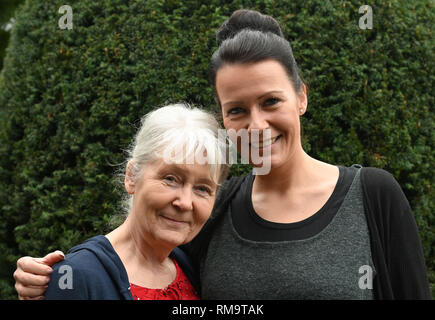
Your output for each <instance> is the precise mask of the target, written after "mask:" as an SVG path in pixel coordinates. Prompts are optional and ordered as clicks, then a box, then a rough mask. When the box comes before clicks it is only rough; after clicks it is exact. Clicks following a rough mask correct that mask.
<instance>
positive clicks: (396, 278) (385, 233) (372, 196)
mask: <svg viewBox="0 0 435 320" xmlns="http://www.w3.org/2000/svg"><path fill="white" fill-rule="evenodd" d="M242 181H243V178H242V177H232V178H231V179H229V180H227V181H226V182H225V183H224V185H223V186H222V188H221V190H220V192H219V195H218V197H217V199H216V203H215V207H214V210H213V212H212V215H211V217H210V219H209V220H208V221H207V223H206V224H205V226H204V227H203V229H202V230H201V232H200V233H199V234H198V235H197V236H196V237H195V239H193V240H192V242H190V243H189V244H187V245H185V246H183V249H184V250H186V251H187V252H188V253H189V255H190V256H191V257H192V259H193V261H194V264H195V267H196V268H197V270H199V265H200V261H201V260H202V259H203V258H204V257H205V254H206V252H207V248H208V244H209V242H210V239H211V235H212V233H213V230H214V228H215V226H216V224H217V222H218V221H219V220H220V218H221V217H222V216H223V215H224V213H225V212H227V208H228V206H229V205H230V203H231V200H232V199H233V197H234V195H235V194H236V192H237V191H238V189H239V187H240V185H241V183H242ZM361 183H362V189H363V193H364V195H363V197H364V210H365V213H366V217H367V225H368V229H369V233H370V244H371V250H372V259H373V263H374V266H375V269H376V276H375V278H374V281H373V289H374V296H375V299H378V300H392V299H400V300H405V299H431V293H430V289H429V280H428V277H427V270H426V264H425V260H424V255H423V249H422V246H421V241H420V236H419V233H418V229H417V225H416V223H415V220H414V216H413V214H412V211H411V208H410V206H409V203H408V200H407V199H406V197H405V194H404V193H403V191H402V189H401V188H400V185H399V184H398V183H397V181H396V180H395V179H394V177H393V176H392V175H391V174H390V173H388V172H387V171H385V170H382V169H377V168H362V169H361Z"/></svg>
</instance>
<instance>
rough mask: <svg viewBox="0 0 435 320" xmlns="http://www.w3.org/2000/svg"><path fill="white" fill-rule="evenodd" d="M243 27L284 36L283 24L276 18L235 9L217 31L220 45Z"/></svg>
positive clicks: (217, 39)
mask: <svg viewBox="0 0 435 320" xmlns="http://www.w3.org/2000/svg"><path fill="white" fill-rule="evenodd" d="M243 29H250V30H257V31H262V32H271V33H274V34H276V35H278V36H280V37H282V38H284V35H283V33H282V30H281V26H280V25H279V23H278V21H276V20H275V19H274V18H272V17H270V16H267V15H264V14H261V13H260V12H257V11H253V10H245V9H242V10H237V11H234V12H233V14H232V15H231V17H230V18H229V19H227V20H226V21H225V22H224V23H223V24H222V26H221V27H220V28H219V30H218V31H216V41H217V44H218V46H220V44H221V43H222V42H223V41H225V40H227V39H231V38H233V37H234V36H235V35H236V34H237V33H239V32H240V31H242V30H243Z"/></svg>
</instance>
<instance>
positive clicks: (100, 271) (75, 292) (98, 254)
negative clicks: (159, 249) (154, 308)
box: [45, 235, 199, 300]
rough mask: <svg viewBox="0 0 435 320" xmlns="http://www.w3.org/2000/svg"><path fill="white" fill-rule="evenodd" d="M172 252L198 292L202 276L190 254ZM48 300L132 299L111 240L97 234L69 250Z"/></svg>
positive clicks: (57, 269)
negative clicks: (195, 269)
mask: <svg viewBox="0 0 435 320" xmlns="http://www.w3.org/2000/svg"><path fill="white" fill-rule="evenodd" d="M170 256H171V257H172V258H174V259H175V260H177V263H178V264H179V266H180V267H181V269H182V270H183V272H184V273H185V274H186V276H187V277H188V278H189V280H190V282H191V283H192V285H193V286H194V287H195V289H196V290H197V291H198V292H199V290H198V289H199V279H198V277H197V273H196V272H195V271H194V269H193V267H192V264H191V262H190V259H189V257H188V256H187V255H186V254H185V253H184V252H183V251H182V250H181V249H179V248H175V249H174V250H173V251H172V252H171V254H170ZM45 299H46V300H82V299H83V300H132V299H133V297H132V295H131V292H130V283H129V281H128V276H127V272H126V270H125V268H124V265H123V264H122V262H121V259H120V258H119V256H118V255H117V253H116V252H115V250H114V249H113V247H112V245H111V243H110V241H109V240H108V239H107V238H106V237H105V236H103V235H99V236H95V237H93V238H90V239H88V240H86V241H85V242H83V243H82V244H80V245H78V246H75V247H73V248H72V249H71V250H69V251H68V254H67V255H66V257H65V260H63V261H61V262H59V263H57V264H55V265H54V266H53V273H52V275H51V280H50V283H49V285H48V288H47V291H46V292H45Z"/></svg>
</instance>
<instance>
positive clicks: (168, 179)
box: [163, 175, 178, 185]
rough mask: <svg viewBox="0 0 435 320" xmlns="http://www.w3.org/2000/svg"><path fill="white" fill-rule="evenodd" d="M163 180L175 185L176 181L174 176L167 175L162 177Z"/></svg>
mask: <svg viewBox="0 0 435 320" xmlns="http://www.w3.org/2000/svg"><path fill="white" fill-rule="evenodd" d="M163 180H164V181H165V182H166V183H167V184H169V185H175V184H177V183H178V179H177V177H175V176H172V175H168V176H165V177H164V178H163Z"/></svg>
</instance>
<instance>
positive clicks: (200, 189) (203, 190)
mask: <svg viewBox="0 0 435 320" xmlns="http://www.w3.org/2000/svg"><path fill="white" fill-rule="evenodd" d="M196 190H198V192H199V193H201V194H204V195H212V194H213V191H212V190H211V188H210V187H208V186H197V187H196Z"/></svg>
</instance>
